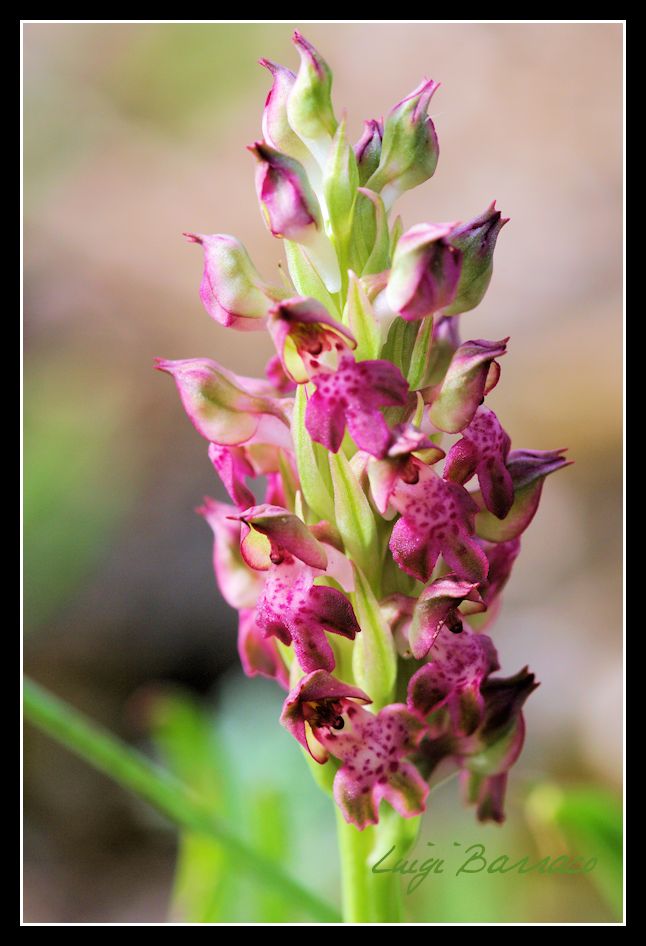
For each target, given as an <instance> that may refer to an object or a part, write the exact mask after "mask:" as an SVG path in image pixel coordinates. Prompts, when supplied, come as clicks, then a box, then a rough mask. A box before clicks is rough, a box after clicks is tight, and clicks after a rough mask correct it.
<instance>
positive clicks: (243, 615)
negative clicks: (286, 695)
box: [238, 609, 289, 690]
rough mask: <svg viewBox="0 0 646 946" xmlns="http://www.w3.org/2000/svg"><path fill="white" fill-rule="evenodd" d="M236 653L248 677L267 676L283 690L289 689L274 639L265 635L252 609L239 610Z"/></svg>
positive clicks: (286, 673) (287, 678)
mask: <svg viewBox="0 0 646 946" xmlns="http://www.w3.org/2000/svg"><path fill="white" fill-rule="evenodd" d="M238 654H239V656H240V663H241V664H242V669H243V670H244V672H245V674H246V675H247V676H248V677H255V676H261V677H268V678H269V679H270V680H276V681H277V683H279V684H280V686H281V687H282V688H283V689H284V690H288V689H289V670H288V668H287V667H286V665H285V661H284V660H283V658H282V656H281V655H280V653H279V651H278V646H277V644H276V641H275V640H274V639H272V638H270V637H267V636H266V635H265V633H264V632H263V631H262V629H261V628H259V627H258V624H257V623H256V615H255V611H254V609H249V610H244V609H243V610H241V611H240V615H239V620H238Z"/></svg>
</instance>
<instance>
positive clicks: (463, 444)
mask: <svg viewBox="0 0 646 946" xmlns="http://www.w3.org/2000/svg"><path fill="white" fill-rule="evenodd" d="M510 447H511V440H510V438H509V436H508V434H507V433H506V432H505V431H504V430H503V427H502V425H501V423H500V421H499V420H498V418H497V417H496V415H495V414H494V412H493V411H492V410H490V409H489V408H488V407H485V406H484V405H481V406H480V407H479V408H478V409H477V411H476V413H475V415H474V417H473V420H472V421H471V423H470V424H469V425H468V426H467V427H465V428H464V430H463V431H462V439H461V440H458V442H457V443H455V444H454V445H453V447H451V449H450V450H449V453H448V456H447V458H446V463H445V466H444V477H445V478H446V479H447V480H452V481H453V482H455V483H462V484H464V483H467V482H468V481H469V480H470V479H471V477H472V476H473V475H474V474H476V475H477V477H478V482H479V483H480V490H481V493H482V498H483V501H484V504H485V506H486V508H487V509H488V510H489V512H491V513H493V515H494V516H496V518H497V519H504V518H505V516H506V515H507V513H508V512H509V510H510V509H511V506H512V503H513V501H514V484H513V480H512V477H511V473H510V472H509V470H508V469H507V466H506V461H507V457H508V455H509V449H510Z"/></svg>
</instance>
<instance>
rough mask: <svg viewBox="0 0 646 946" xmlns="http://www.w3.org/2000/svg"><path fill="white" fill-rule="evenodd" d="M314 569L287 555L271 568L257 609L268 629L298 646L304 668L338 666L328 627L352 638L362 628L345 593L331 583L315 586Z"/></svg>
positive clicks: (260, 623) (301, 665) (280, 638)
mask: <svg viewBox="0 0 646 946" xmlns="http://www.w3.org/2000/svg"><path fill="white" fill-rule="evenodd" d="M315 577H316V574H315V571H314V570H313V569H312V568H310V567H308V566H306V565H303V564H302V563H301V562H297V561H295V560H294V559H293V558H288V557H285V558H284V559H283V561H282V562H280V563H279V564H276V565H273V566H272V567H271V568H270V569H269V571H268V572H267V579H266V581H265V586H264V588H263V591H262V594H261V596H260V599H259V601H258V606H257V610H256V621H257V623H258V625H259V626H260V627H261V628H262V629H263V630H264V632H265V634H267V635H269V636H274V637H277V638H278V639H279V640H280V641H282V642H283V644H285V645H287V646H289V645H290V644H293V645H294V652H295V654H296V657H297V659H298V663H299V665H300V667H301V668H302V670H303V671H304V672H305V673H311V672H312V671H314V670H327V671H332V670H334V666H335V659H334V652H333V650H332V647H331V646H330V642H329V641H328V639H327V637H326V632H328V633H331V634H338V635H340V636H341V637H346V638H349V639H350V640H354V638H355V636H356V634H358V633H359V631H360V630H361V628H360V627H359V624H358V622H357V619H356V617H355V613H354V610H353V608H352V605H351V604H350V601H349V600H348V598H347V597H346V596H345V594H344V593H343V592H342V591H340V590H339V589H337V588H331V587H329V586H327V585H315V584H314V579H315Z"/></svg>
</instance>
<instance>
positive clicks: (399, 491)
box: [390, 465, 488, 583]
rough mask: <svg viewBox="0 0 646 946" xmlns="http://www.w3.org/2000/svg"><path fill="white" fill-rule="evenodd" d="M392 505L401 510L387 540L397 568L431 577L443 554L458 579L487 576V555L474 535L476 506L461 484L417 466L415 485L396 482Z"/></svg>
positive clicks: (421, 579) (479, 578)
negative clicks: (417, 472) (448, 480)
mask: <svg viewBox="0 0 646 946" xmlns="http://www.w3.org/2000/svg"><path fill="white" fill-rule="evenodd" d="M392 503H393V505H394V506H395V508H396V509H397V510H398V511H399V512H400V513H401V514H402V518H401V519H400V520H399V521H398V522H397V523H396V525H395V528H394V529H393V533H392V536H391V539H390V550H391V552H392V553H393V557H394V559H395V561H396V562H397V564H398V565H399V566H400V568H403V570H404V571H405V572H408V574H409V575H412V576H413V578H417V579H418V580H419V581H423V582H425V583H426V582H427V581H429V579H430V577H431V574H432V572H433V568H434V567H435V562H436V561H437V557H438V555H439V554H440V553H441V554H442V557H443V558H444V560H445V561H446V563H447V565H448V566H449V568H450V569H451V570H452V571H454V572H455V573H456V574H457V576H458V578H461V579H463V580H464V581H469V582H480V581H483V580H484V579H485V578H486V576H487V569H488V562H487V557H486V555H485V554H484V552H483V551H482V549H481V548H480V546H479V545H478V543H477V542H476V540H475V538H473V531H474V530H473V522H474V517H475V514H476V512H477V511H478V507H477V506H476V504H475V503H474V502H473V500H472V499H471V497H470V496H469V494H468V493H467V491H466V490H465V489H464V487H462V486H460V485H458V484H457V483H449V482H447V481H446V480H443V479H441V478H440V477H439V476H437V474H436V473H434V472H433V470H432V469H431V468H430V467H427V466H423V465H420V468H419V479H418V481H417V482H416V483H414V484H411V485H409V484H406V483H402V482H401V481H400V482H399V483H398V485H397V488H396V490H395V492H394V495H393V499H392Z"/></svg>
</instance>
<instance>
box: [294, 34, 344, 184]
mask: <svg viewBox="0 0 646 946" xmlns="http://www.w3.org/2000/svg"><path fill="white" fill-rule="evenodd" d="M292 39H293V42H294V45H295V46H296V49H297V50H298V54H299V56H300V57H301V63H300V67H299V70H298V75H297V76H296V80H295V82H294V85H293V87H292V89H291V91H290V93H289V97H288V99H287V116H288V119H289V124H290V126H291V127H292V128H293V129H294V131H295V132H296V134H297V135H298V136H299V138H300V139H301V140H302V141H303V142H304V143H305V144H306V145H307V147H308V148H309V150H310V151H311V152H312V154H313V155H314V157H315V158H316V160H317V161H318V163H319V165H320V166H321V167H322V168H323V167H324V166H325V161H326V158H327V150H328V147H329V144H330V141H331V140H332V137H333V136H334V133H335V132H336V128H337V121H336V118H335V117H334V109H333V108H332V98H331V92H332V72H331V70H330V67H329V66H328V64H327V63H326V62H325V60H324V59H323V57H322V56H321V55H320V53H319V52H318V51H317V50H316V49H315V48H314V46H312V44H311V43H309V42H308V41H307V40H306V39H305V37H304V36H303V35H302V34H301V33H299V32H298V30H296V31H295V32H294V36H293V37H292Z"/></svg>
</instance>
